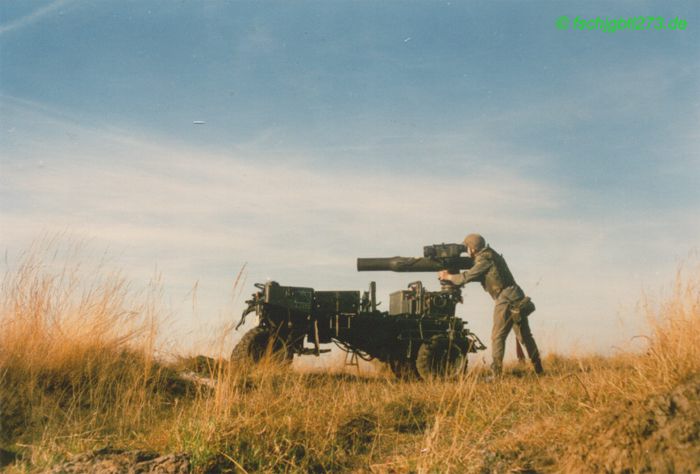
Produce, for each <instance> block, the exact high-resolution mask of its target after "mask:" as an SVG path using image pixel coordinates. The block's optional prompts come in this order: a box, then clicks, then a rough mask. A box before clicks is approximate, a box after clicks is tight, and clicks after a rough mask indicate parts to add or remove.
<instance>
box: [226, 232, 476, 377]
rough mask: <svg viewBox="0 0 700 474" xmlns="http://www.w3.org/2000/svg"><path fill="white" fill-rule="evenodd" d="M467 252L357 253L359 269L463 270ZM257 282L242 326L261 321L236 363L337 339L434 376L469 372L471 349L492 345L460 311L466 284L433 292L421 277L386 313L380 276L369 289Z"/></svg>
mask: <svg viewBox="0 0 700 474" xmlns="http://www.w3.org/2000/svg"><path fill="white" fill-rule="evenodd" d="M465 251H466V249H465V247H464V246H463V245H460V244H437V245H430V246H426V247H424V249H423V257H391V258H358V259H357V269H358V270H359V271H382V270H383V271H387V270H388V271H395V272H435V271H441V270H448V271H449V272H451V273H458V272H459V271H460V270H464V269H468V268H471V266H472V265H473V261H472V259H471V258H469V257H466V256H461V254H462V253H463V252H465ZM255 286H256V288H258V290H259V291H257V292H256V293H254V294H253V297H252V299H250V300H248V301H247V304H248V307H247V308H246V310H245V311H244V312H243V316H242V318H241V321H240V323H239V324H238V326H237V328H238V327H240V326H241V325H242V324H243V323H244V321H245V318H246V316H247V315H248V314H250V313H253V312H254V313H256V315H257V316H258V326H257V327H255V328H253V329H251V330H250V331H248V332H247V333H246V334H245V335H244V336H243V338H242V339H241V340H240V342H239V343H238V345H237V346H236V347H235V348H234V350H233V353H232V354H231V360H232V362H234V363H237V364H242V365H245V364H250V363H251V362H252V363H256V362H259V361H260V360H262V359H263V358H264V357H273V358H276V359H278V360H280V361H287V362H289V361H291V360H292V358H293V356H294V355H305V354H314V355H319V354H321V353H322V352H328V350H329V349H322V348H321V344H327V343H330V342H334V343H335V344H336V345H337V346H338V347H340V348H341V349H342V350H343V351H345V352H347V353H350V354H352V355H353V356H357V357H360V358H362V359H364V360H371V359H378V360H380V361H382V362H385V363H387V364H388V365H389V367H390V368H391V370H392V371H393V372H394V374H396V375H397V376H399V377H402V378H421V379H428V378H432V377H454V376H458V375H460V374H463V373H465V371H466V368H467V355H468V353H470V352H477V351H479V350H483V349H485V348H486V347H485V346H484V344H483V343H482V342H481V341H480V340H479V338H478V337H477V336H476V335H475V334H474V333H472V332H471V331H469V330H468V329H467V327H466V323H465V322H464V321H462V320H461V319H460V318H457V317H455V309H456V305H457V304H458V303H460V302H461V301H462V297H461V290H460V289H459V287H456V286H454V285H452V284H450V283H449V282H441V288H440V290H439V291H428V290H426V289H425V287H424V286H423V283H422V282H420V281H414V282H412V283H410V284H409V285H408V289H406V290H400V291H396V292H393V293H391V295H390V301H389V310H388V311H383V312H382V311H378V310H377V306H378V304H379V303H377V301H376V284H375V283H374V282H371V283H370V286H369V290H368V291H365V292H364V293H363V294H362V295H360V292H359V291H316V290H314V289H313V288H304V287H292V286H281V285H279V284H278V283H276V282H274V281H270V282H267V283H265V284H256V285H255ZM308 344H311V345H312V346H311V347H307V345H308Z"/></svg>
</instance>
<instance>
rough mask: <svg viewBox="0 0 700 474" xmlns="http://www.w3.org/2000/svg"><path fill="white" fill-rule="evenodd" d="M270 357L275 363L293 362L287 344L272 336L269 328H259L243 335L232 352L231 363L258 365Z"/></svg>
mask: <svg viewBox="0 0 700 474" xmlns="http://www.w3.org/2000/svg"><path fill="white" fill-rule="evenodd" d="M266 356H269V357H270V359H271V360H273V361H275V362H280V363H285V362H291V361H292V357H293V354H292V353H291V351H289V349H288V348H287V344H285V342H284V341H283V340H282V339H280V338H278V337H274V336H273V335H271V334H270V331H269V330H268V329H267V328H264V327H261V326H258V327H255V328H253V329H251V330H250V331H248V332H247V333H245V334H244V335H243V337H242V338H241V340H240V341H238V344H236V347H234V348H233V352H231V362H232V363H234V364H241V365H249V364H257V363H258V362H260V361H261V360H262V359H263V358H264V357H266Z"/></svg>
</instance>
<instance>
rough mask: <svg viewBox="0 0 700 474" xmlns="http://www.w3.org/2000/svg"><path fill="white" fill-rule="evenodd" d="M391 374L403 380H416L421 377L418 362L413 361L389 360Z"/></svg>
mask: <svg viewBox="0 0 700 474" xmlns="http://www.w3.org/2000/svg"><path fill="white" fill-rule="evenodd" d="M389 367H390V368H391V372H392V373H393V374H394V375H396V377H397V378H399V379H401V380H415V379H417V378H418V377H419V375H418V370H417V369H416V361H415V360H411V359H406V358H402V359H389Z"/></svg>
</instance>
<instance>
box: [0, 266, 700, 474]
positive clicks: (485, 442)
mask: <svg viewBox="0 0 700 474" xmlns="http://www.w3.org/2000/svg"><path fill="white" fill-rule="evenodd" d="M79 273H80V272H77V271H69V270H66V269H63V270H60V271H58V272H56V271H51V270H50V269H48V268H47V267H46V266H45V265H44V264H43V263H42V261H41V259H36V258H28V259H27V260H26V261H25V263H24V265H22V266H21V267H20V269H19V270H18V271H16V272H13V273H12V274H9V275H7V276H6V278H5V281H4V284H3V288H2V301H1V302H0V305H1V311H2V313H1V314H0V325H1V330H0V382H1V385H0V387H1V389H0V407H1V409H2V412H1V413H0V422H1V423H2V427H1V428H2V429H1V430H0V433H1V434H2V439H0V442H1V443H2V445H1V446H2V447H3V448H4V449H5V450H7V451H9V452H11V453H14V454H13V455H14V456H16V460H15V461H14V464H13V465H12V466H8V469H10V470H14V471H19V472H21V471H25V470H33V469H40V468H42V467H45V466H48V465H51V464H53V463H55V462H57V461H59V460H61V459H64V458H65V457H67V456H68V455H70V454H73V453H78V452H82V451H86V450H90V449H97V448H103V447H106V446H111V447H115V448H138V449H149V450H154V451H158V452H162V453H165V452H173V451H184V452H186V453H188V454H189V455H190V456H191V459H192V460H193V463H194V466H195V469H196V470H197V471H200V472H204V471H211V472H220V471H222V470H223V471H226V470H227V469H228V470H230V472H243V471H247V472H260V471H263V472H269V471H273V472H299V471H301V472H330V471H333V472H339V471H340V472H342V471H360V472H387V473H388V472H509V471H512V470H516V471H517V470H518V469H520V470H522V471H523V472H524V471H527V470H534V471H537V472H557V471H587V470H588V471H591V472H593V471H595V470H596V469H595V468H594V467H593V466H594V464H591V463H592V462H593V461H591V460H590V459H587V458H586V453H587V452H588V451H585V450H584V453H583V454H581V452H580V450H577V449H578V448H577V449H574V447H580V446H587V444H586V443H587V442H588V440H587V439H586V438H585V437H588V438H589V439H593V438H594V437H595V436H598V435H599V432H598V431H588V432H587V431H586V430H585V429H584V428H585V427H594V425H595V421H596V420H599V419H601V418H604V417H605V416H607V415H606V414H607V413H609V412H610V410H613V411H617V412H619V411H620V410H621V409H622V408H620V407H630V406H633V405H634V404H644V403H645V400H647V399H648V398H649V397H650V396H654V395H657V394H663V393H668V392H669V391H671V390H673V389H674V388H675V387H676V386H677V385H678V384H679V383H680V382H682V381H684V380H688V379H690V378H691V377H692V376H693V375H696V374H698V373H700V370H699V369H700V302H699V301H700V282H699V281H698V280H696V279H692V278H688V277H679V280H678V284H677V286H676V289H675V293H674V294H673V295H672V296H671V297H670V298H669V299H668V301H667V302H666V303H664V304H663V305H660V306H659V307H658V308H655V309H654V307H653V305H651V304H647V306H646V308H647V310H648V311H649V319H650V335H649V350H648V352H647V353H645V354H621V355H618V356H615V357H611V358H604V357H599V356H590V357H563V356H553V355H550V356H549V357H548V358H546V359H545V367H546V368H547V369H548V373H547V375H546V376H544V377H539V378H538V377H535V376H533V375H531V373H530V372H529V371H528V370H523V369H521V368H520V367H518V366H512V367H510V368H509V374H508V375H507V376H506V377H504V378H503V379H502V380H500V381H497V382H495V383H488V382H486V381H485V380H484V378H483V376H482V374H480V373H479V371H472V372H471V373H470V374H469V375H468V376H467V377H465V378H464V379H463V380H460V381H458V382H449V383H447V382H431V383H409V382H398V381H396V380H394V379H393V378H391V377H389V376H384V375H381V374H380V375H374V376H371V377H359V376H354V375H349V374H342V373H298V372H293V371H289V370H285V369H284V368H280V367H276V366H272V365H263V366H262V367H260V368H258V369H257V370H255V371H254V372H252V373H245V374H244V373H238V372H234V371H233V370H231V368H230V367H229V366H228V365H227V364H214V365H213V366H211V367H210V368H209V371H210V378H211V379H212V383H211V385H208V386H207V385H205V386H199V387H193V386H192V385H191V384H188V383H187V382H184V381H182V380H181V379H179V378H178V377H177V376H176V374H175V370H174V368H173V367H174V366H172V365H171V366H166V365H163V364H162V363H159V362H158V361H156V360H155V359H154V357H153V354H154V351H155V338H156V334H157V317H158V315H159V314H160V310H159V308H158V306H157V301H158V297H157V296H158V292H157V290H153V289H152V291H147V292H145V293H142V294H140V295H139V294H135V293H133V292H131V291H129V288H128V286H127V285H126V284H125V283H124V281H123V280H122V279H120V278H119V276H118V275H109V276H107V277H95V276H93V275H91V276H90V278H89V284H88V285H87V286H86V281H85V280H83V279H81V278H80V277H79ZM634 406H636V405H634ZM593 429H594V428H591V430H593ZM696 443H697V442H696ZM594 449H595V446H591V447H590V449H589V451H590V450H594ZM640 469H641V468H640V467H639V466H637V467H633V468H632V472H634V470H640ZM613 470H614V469H613Z"/></svg>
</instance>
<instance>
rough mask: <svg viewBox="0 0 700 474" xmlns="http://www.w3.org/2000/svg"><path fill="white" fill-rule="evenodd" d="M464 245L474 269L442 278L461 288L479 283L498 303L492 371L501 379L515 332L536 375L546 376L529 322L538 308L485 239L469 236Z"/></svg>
mask: <svg viewBox="0 0 700 474" xmlns="http://www.w3.org/2000/svg"><path fill="white" fill-rule="evenodd" d="M464 245H465V246H466V247H467V251H468V253H469V255H470V256H471V257H472V258H473V259H474V266H473V267H472V268H470V269H469V270H467V271H465V272H463V273H461V274H457V275H450V274H449V273H447V271H442V272H440V273H439V274H438V278H439V279H440V280H442V281H444V280H448V281H451V282H452V283H454V284H455V285H458V286H464V285H465V284H467V283H469V282H471V281H478V282H480V283H481V286H483V287H484V290H486V291H487V292H488V293H489V294H490V295H491V297H492V298H493V300H494V301H495V307H494V310H493V331H492V333H491V340H492V344H493V346H492V349H491V351H492V357H493V363H492V365H491V368H492V370H493V373H494V374H495V375H500V373H501V371H502V368H503V354H504V352H505V346H506V338H507V337H508V333H510V330H511V328H513V329H515V336H516V337H517V338H518V341H519V342H520V343H522V344H523V345H524V346H525V349H526V350H527V354H528V356H529V357H530V360H531V361H532V365H533V366H534V368H535V372H536V373H537V374H542V373H543V369H542V362H541V361H540V353H539V350H538V349H537V344H536V343H535V339H534V338H533V337H532V332H530V325H529V324H528V320H527V315H528V314H530V313H532V311H534V309H535V307H534V304H533V303H532V301H531V300H530V298H528V297H526V296H525V294H524V293H523V290H522V289H521V288H520V287H519V286H518V285H517V283H515V279H514V278H513V275H512V274H511V273H510V270H509V269H508V265H507V264H506V261H505V260H504V259H503V256H501V255H500V254H498V253H497V252H496V251H495V250H493V249H492V248H491V247H489V246H488V245H486V241H485V240H484V238H483V237H482V236H481V235H479V234H469V235H468V236H466V237H465V239H464Z"/></svg>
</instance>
